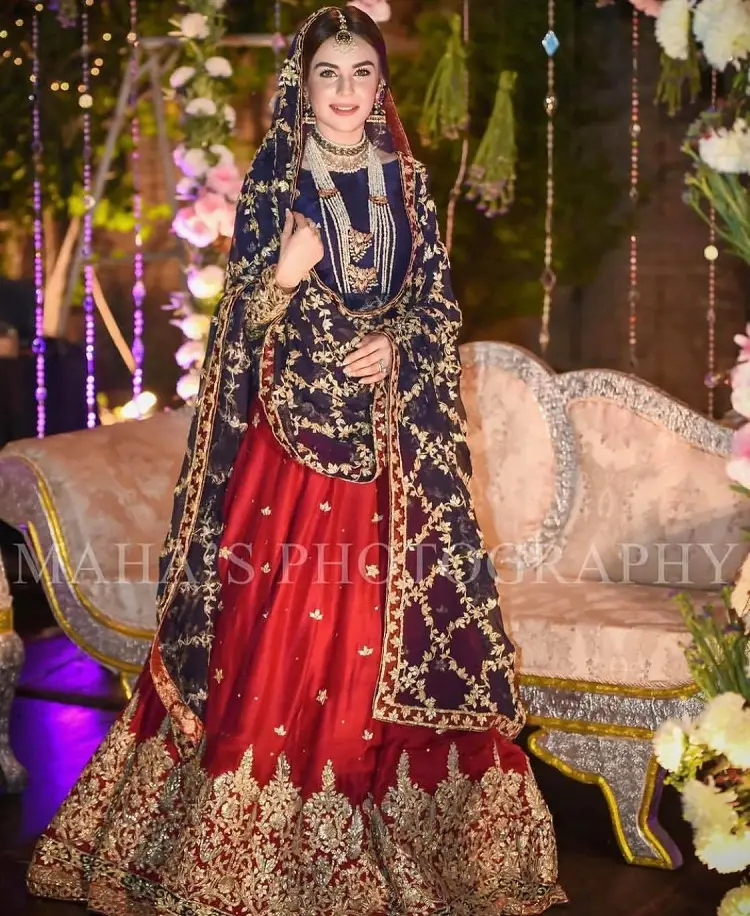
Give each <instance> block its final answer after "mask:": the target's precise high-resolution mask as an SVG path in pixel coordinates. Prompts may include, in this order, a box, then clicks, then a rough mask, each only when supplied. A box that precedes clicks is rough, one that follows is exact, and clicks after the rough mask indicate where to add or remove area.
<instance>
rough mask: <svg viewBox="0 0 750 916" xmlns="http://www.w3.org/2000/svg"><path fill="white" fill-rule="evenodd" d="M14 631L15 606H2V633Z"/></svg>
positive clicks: (0, 620)
mask: <svg viewBox="0 0 750 916" xmlns="http://www.w3.org/2000/svg"><path fill="white" fill-rule="evenodd" d="M12 632H13V608H12V607H4V608H0V635H2V634H3V633H12Z"/></svg>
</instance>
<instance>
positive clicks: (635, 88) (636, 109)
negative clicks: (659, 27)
mask: <svg viewBox="0 0 750 916" xmlns="http://www.w3.org/2000/svg"><path fill="white" fill-rule="evenodd" d="M639 27H640V13H639V12H638V10H637V9H636V8H635V7H633V12H632V29H631V68H630V202H631V205H632V213H631V219H632V224H631V227H630V252H629V258H628V349H629V353H630V367H631V369H633V370H635V369H636V368H637V366H638V302H639V299H640V293H639V291H638V233H637V229H636V211H637V208H638V170H639V164H640V136H641V121H640V87H639V80H638V57H639V53H638V52H639V49H640V34H639Z"/></svg>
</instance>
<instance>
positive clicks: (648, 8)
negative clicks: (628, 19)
mask: <svg viewBox="0 0 750 916" xmlns="http://www.w3.org/2000/svg"><path fill="white" fill-rule="evenodd" d="M630 2H631V3H632V4H633V6H634V7H635V8H636V9H637V10H638V11H639V12H640V13H645V14H646V16H651V17H652V18H653V19H656V17H657V16H658V15H659V13H660V12H661V5H662V2H663V0H630Z"/></svg>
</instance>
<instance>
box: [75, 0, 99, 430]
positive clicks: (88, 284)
mask: <svg viewBox="0 0 750 916" xmlns="http://www.w3.org/2000/svg"><path fill="white" fill-rule="evenodd" d="M93 3H94V0H84V3H83V5H82V6H81V39H82V44H81V84H82V85H83V94H82V95H81V97H80V99H79V103H80V104H81V107H82V108H83V206H84V213H83V264H84V267H83V319H84V329H85V330H84V342H85V356H86V426H87V427H88V428H89V429H91V428H92V427H94V426H96V375H95V365H94V346H95V343H96V333H95V317H94V272H93V267H92V264H91V256H92V245H91V242H92V237H93V223H94V203H95V202H94V199H93V197H92V196H91V114H90V109H91V93H90V90H91V68H90V60H89V57H90V48H89V14H88V8H89V7H90V6H93Z"/></svg>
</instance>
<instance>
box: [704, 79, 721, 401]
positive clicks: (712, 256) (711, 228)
mask: <svg viewBox="0 0 750 916" xmlns="http://www.w3.org/2000/svg"><path fill="white" fill-rule="evenodd" d="M716 79H717V77H716V71H715V70H712V71H711V110H712V111H715V110H716ZM703 255H704V257H705V258H706V261H707V262H708V308H707V309H706V332H707V336H708V354H707V356H708V360H707V361H708V366H707V375H706V380H707V387H708V405H707V406H708V415H709V417H711V418H712V419H713V417H714V416H715V412H714V409H715V398H714V390H715V388H716V381H717V380H716V260H717V258H718V257H719V249H718V248H717V247H716V208H715V207H714V205H713V203H712V204H711V205H710V207H709V210H708V245H707V246H706V248H705V250H704V252H703Z"/></svg>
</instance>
